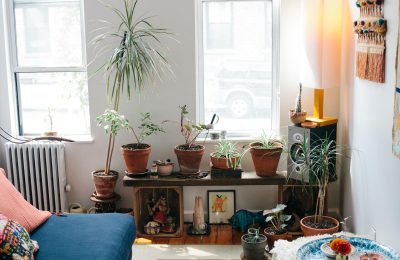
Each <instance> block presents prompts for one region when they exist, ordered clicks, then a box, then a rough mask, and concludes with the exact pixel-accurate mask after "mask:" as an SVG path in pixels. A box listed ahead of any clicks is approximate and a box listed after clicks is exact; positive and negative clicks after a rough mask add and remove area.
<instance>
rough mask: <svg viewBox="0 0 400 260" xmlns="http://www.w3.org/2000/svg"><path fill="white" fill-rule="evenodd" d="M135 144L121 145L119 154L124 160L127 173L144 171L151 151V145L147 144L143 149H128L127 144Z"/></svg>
mask: <svg viewBox="0 0 400 260" xmlns="http://www.w3.org/2000/svg"><path fill="white" fill-rule="evenodd" d="M131 145H135V144H127V145H124V146H122V147H121V154H122V157H123V158H124V161H125V166H126V170H127V171H128V172H129V173H143V172H146V169H147V162H148V161H149V156H150V152H151V146H150V145H148V144H143V145H145V146H147V147H146V148H144V149H129V148H126V147H127V146H131Z"/></svg>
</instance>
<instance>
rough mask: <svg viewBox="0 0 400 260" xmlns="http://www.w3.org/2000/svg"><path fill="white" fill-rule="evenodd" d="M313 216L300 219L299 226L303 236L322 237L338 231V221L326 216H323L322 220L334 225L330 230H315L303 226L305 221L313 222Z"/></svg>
mask: <svg viewBox="0 0 400 260" xmlns="http://www.w3.org/2000/svg"><path fill="white" fill-rule="evenodd" d="M314 217H315V216H307V217H304V218H302V219H301V221H300V226H301V230H302V231H303V234H304V236H306V237H308V236H315V235H324V234H333V233H336V232H338V231H339V221H337V219H334V218H331V217H328V216H323V217H322V219H324V220H329V221H331V222H332V223H334V224H335V226H334V227H332V228H327V229H317V228H312V227H309V226H307V225H305V224H304V222H305V221H309V220H314Z"/></svg>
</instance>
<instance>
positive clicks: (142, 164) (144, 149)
mask: <svg viewBox="0 0 400 260" xmlns="http://www.w3.org/2000/svg"><path fill="white" fill-rule="evenodd" d="M140 121H141V122H140V125H139V126H138V130H139V132H138V133H137V132H136V131H135V129H134V128H133V127H131V126H129V129H130V130H131V131H132V133H133V135H134V137H135V140H136V143H131V144H125V145H123V146H122V147H121V154H122V157H123V158H124V161H125V166H126V169H127V171H128V172H129V173H143V172H146V169H147V162H148V160H149V155H150V152H151V146H150V145H149V144H145V143H143V141H144V139H145V138H146V137H147V136H151V135H155V134H157V133H160V132H161V133H165V130H164V129H163V128H162V127H161V126H159V125H157V124H154V123H153V122H152V121H151V115H150V113H149V112H147V113H143V114H140Z"/></svg>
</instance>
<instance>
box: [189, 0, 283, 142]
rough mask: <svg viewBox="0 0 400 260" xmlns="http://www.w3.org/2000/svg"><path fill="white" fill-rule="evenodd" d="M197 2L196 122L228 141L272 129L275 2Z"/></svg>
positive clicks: (274, 123) (275, 125) (274, 115)
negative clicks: (222, 132) (215, 120)
mask: <svg viewBox="0 0 400 260" xmlns="http://www.w3.org/2000/svg"><path fill="white" fill-rule="evenodd" d="M198 1H199V2H198V3H199V4H198V8H197V10H198V11H197V12H198V13H197V17H198V21H197V36H198V80H197V89H198V117H199V118H200V120H201V121H202V122H204V123H209V121H210V120H211V118H212V115H213V114H214V113H216V114H217V115H219V117H220V120H219V122H218V124H217V125H216V126H215V128H216V129H218V130H227V132H228V136H231V137H235V136H238V137H239V136H246V137H247V136H251V135H254V134H256V133H258V132H259V131H260V130H261V129H268V130H270V129H277V128H278V120H277V118H278V113H279V111H278V110H279V109H278V98H277V97H278V88H277V85H278V84H277V81H276V79H277V76H276V75H277V69H278V67H279V65H278V53H279V52H278V48H277V46H278V45H277V44H276V43H277V41H278V39H279V36H278V35H277V34H278V31H277V30H276V29H277V28H278V27H277V22H276V21H277V20H278V19H277V14H278V8H277V3H276V2H277V1H276V0H198Z"/></svg>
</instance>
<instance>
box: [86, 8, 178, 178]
mask: <svg viewBox="0 0 400 260" xmlns="http://www.w3.org/2000/svg"><path fill="white" fill-rule="evenodd" d="M100 2H101V1H100ZM101 3H102V4H103V5H104V6H106V7H107V8H109V9H110V10H111V11H112V12H113V13H114V14H115V15H116V16H117V17H118V18H119V20H120V22H119V24H118V26H117V27H113V26H111V23H110V22H108V21H101V22H103V23H104V24H105V26H104V27H101V28H99V29H97V30H96V31H103V30H107V31H106V32H104V33H101V34H99V35H97V36H96V37H94V38H93V40H92V41H91V44H93V45H94V49H95V50H96V52H97V54H96V58H97V57H99V56H102V55H103V54H104V53H107V52H109V50H110V49H112V50H113V51H112V54H111V56H110V58H109V59H108V60H107V61H106V62H105V63H104V64H103V65H102V66H101V67H100V68H99V69H98V70H97V71H96V73H98V72H99V71H101V70H103V71H104V74H105V76H106V94H107V98H108V103H109V106H110V107H111V108H112V109H113V110H114V111H116V112H118V110H119V103H120V99H121V96H122V94H124V93H125V94H126V95H127V97H128V99H130V98H131V94H132V92H134V91H136V92H138V93H139V94H140V93H141V91H142V90H143V88H144V86H145V84H146V83H148V82H147V81H151V80H154V79H157V78H158V79H160V78H161V75H162V74H165V73H167V72H168V73H172V71H171V69H170V66H169V64H168V61H167V59H166V56H165V54H164V52H163V50H162V49H163V48H162V45H161V37H162V36H168V35H170V33H169V32H168V31H167V30H166V29H163V28H157V27H155V26H153V24H152V23H151V21H150V19H151V17H149V16H138V15H137V6H138V0H124V7H123V9H122V10H119V9H118V8H116V7H114V6H112V5H108V4H105V3H103V2H101ZM116 42H117V46H116V47H112V46H110V44H115V43H116ZM114 143H115V135H113V134H112V133H111V132H110V133H109V137H108V149H107V158H106V165H107V166H108V167H106V172H105V173H106V174H108V172H109V166H110V164H111V158H112V153H113V151H114Z"/></svg>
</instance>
